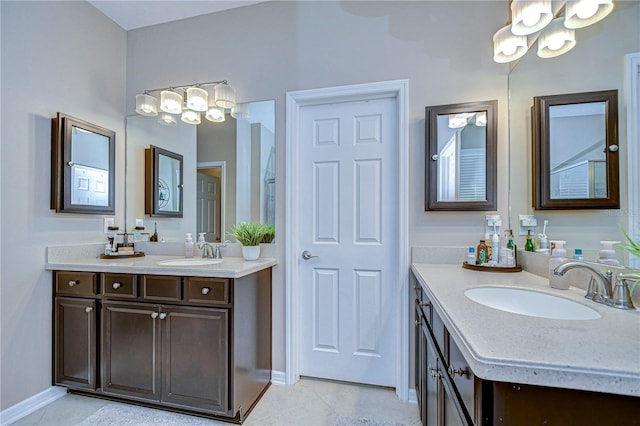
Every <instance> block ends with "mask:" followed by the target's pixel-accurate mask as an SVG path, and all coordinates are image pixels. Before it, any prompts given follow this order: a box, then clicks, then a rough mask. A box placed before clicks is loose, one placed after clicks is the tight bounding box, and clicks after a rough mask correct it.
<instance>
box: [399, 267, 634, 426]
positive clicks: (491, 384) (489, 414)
mask: <svg viewBox="0 0 640 426" xmlns="http://www.w3.org/2000/svg"><path fill="white" fill-rule="evenodd" d="M411 283H412V285H413V288H414V290H415V293H414V295H415V302H414V305H415V309H414V313H415V330H414V331H415V354H414V355H415V366H414V371H415V382H414V383H415V390H416V396H417V400H418V406H419V410H420V418H421V420H422V424H423V425H425V426H436V425H437V426H457V425H483V426H485V425H487V426H489V425H518V426H520V425H544V424H558V425H580V426H586V425H593V426H600V425H616V426H617V425H625V426H626V425H639V426H640V416H638V414H637V413H638V407H639V406H640V398H637V397H632V396H624V395H614V394H606V393H599V392H588V391H581V390H575V389H562V388H551V387H545V386H534V385H527V384H520V383H505V382H496V381H492V380H486V379H481V378H479V377H476V376H475V375H474V374H473V371H471V369H470V368H469V366H468V364H467V362H466V360H465V358H464V356H463V355H462V353H461V352H460V349H459V348H458V346H457V344H456V342H455V340H454V339H453V337H452V336H451V335H450V334H449V332H448V330H447V328H446V326H445V325H444V323H443V322H442V320H441V318H440V316H439V314H438V312H437V311H436V310H435V309H433V306H432V302H431V301H430V300H429V298H428V296H427V293H426V292H425V291H424V289H423V288H422V287H421V285H420V284H419V283H418V282H417V280H416V279H415V277H414V276H413V275H411Z"/></svg>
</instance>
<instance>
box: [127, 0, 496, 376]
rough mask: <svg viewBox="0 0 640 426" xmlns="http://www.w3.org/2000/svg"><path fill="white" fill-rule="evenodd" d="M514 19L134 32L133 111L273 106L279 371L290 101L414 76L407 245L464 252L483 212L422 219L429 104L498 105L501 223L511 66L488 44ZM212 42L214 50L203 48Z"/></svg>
mask: <svg viewBox="0 0 640 426" xmlns="http://www.w3.org/2000/svg"><path fill="white" fill-rule="evenodd" d="M507 12H508V7H507V6H506V4H505V2H504V1H482V2H477V1H455V2H451V1H419V2H418V1H408V2H402V1H393V2H384V1H381V2H377V1H376V2H361V1H358V2H338V1H330V2H319V1H304V2H290V1H287V2H279V1H272V2H267V3H261V4H257V5H253V6H248V7H243V8H238V9H233V10H229V11H225V12H221V13H216V14H211V15H204V16H200V17H195V18H190V19H186V20H182V21H176V22H171V23H167V24H162V25H156V26H153V27H148V28H142V29H138V30H133V31H130V32H129V33H128V41H127V98H126V101H127V111H128V113H133V111H134V109H135V102H134V100H135V99H134V98H135V95H136V94H138V93H142V91H143V90H144V89H147V88H153V87H165V86H168V85H171V84H184V83H190V82H194V83H195V82H203V81H212V80H221V79H227V80H228V81H229V84H230V85H232V86H234V87H235V88H236V90H237V93H238V100H239V102H247V101H256V100H265V99H275V100H276V132H275V133H276V151H277V160H276V164H277V176H276V183H277V186H276V218H277V219H276V229H277V232H276V242H277V243H278V244H279V250H278V253H279V259H278V260H279V266H278V267H276V268H275V269H274V289H273V313H274V314H273V330H274V332H273V333H274V335H273V348H274V349H273V351H274V353H273V367H274V369H275V370H279V371H284V362H285V360H284V349H285V341H284V332H285V324H284V321H285V318H284V311H285V309H284V300H285V295H284V268H283V265H284V252H285V250H284V247H283V243H284V241H285V235H284V215H285V199H284V193H285V176H284V170H285V94H286V92H287V91H294V90H301V89H311V88H320V87H331V86H340V85H348V84H357V83H366V82H375V81H384V80H395V79H405V78H406V79H409V89H410V93H409V101H410V111H409V112H410V129H409V131H410V158H411V160H410V161H411V163H410V165H409V166H410V191H411V193H410V196H409V199H410V200H412V201H411V205H410V229H409V232H410V240H411V244H412V245H427V246H438V245H442V244H445V245H447V246H451V245H452V246H468V245H469V244H470V243H472V242H473V243H475V242H476V241H477V240H478V239H479V238H481V237H482V236H483V235H484V228H483V220H484V214H485V213H484V212H477V213H464V212H456V213H428V214H427V213H425V212H424V107H425V106H428V105H443V104H451V103H458V102H471V101H485V100H491V99H497V100H498V114H499V121H498V122H499V125H498V173H499V176H504V177H505V179H500V182H499V187H498V194H499V197H498V206H499V213H500V214H502V215H503V217H506V215H507V212H508V208H507V205H508V198H507V195H506V194H507V192H508V191H507V179H506V176H507V174H506V170H508V165H507V161H508V139H507V137H508V132H507V122H508V120H507V111H508V108H507V73H508V66H506V65H499V64H496V63H495V62H493V59H492V58H493V46H492V41H491V40H492V36H493V34H494V32H495V31H496V30H497V29H499V28H500V27H502V26H503V25H504V22H505V21H506V19H507ZM212 34H215V35H217V36H218V42H216V43H213V44H211V45H207V47H206V49H204V50H203V48H202V47H203V43H204V44H205V45H206V44H207V43H208V41H209V40H211V35H212ZM194 40H196V41H199V42H194ZM190 46H192V47H190ZM150 70H151V71H150ZM194 166H195V165H189V164H186V163H185V170H189V168H190V167H191V168H193V167H194Z"/></svg>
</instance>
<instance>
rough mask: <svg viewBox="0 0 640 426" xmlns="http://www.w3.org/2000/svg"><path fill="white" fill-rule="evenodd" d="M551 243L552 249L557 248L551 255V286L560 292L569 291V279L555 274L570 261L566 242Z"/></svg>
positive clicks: (556, 241)
mask: <svg viewBox="0 0 640 426" xmlns="http://www.w3.org/2000/svg"><path fill="white" fill-rule="evenodd" d="M551 243H552V247H555V248H554V249H553V251H552V253H551V259H549V286H550V287H551V288H557V289H558V290H567V289H569V277H568V276H566V275H565V276H560V275H556V274H554V273H553V271H554V270H555V269H556V268H557V267H558V266H560V265H561V264H563V263H564V262H566V261H567V260H569V259H567V251H566V250H565V248H564V245H565V243H566V242H565V241H558V240H554V241H551Z"/></svg>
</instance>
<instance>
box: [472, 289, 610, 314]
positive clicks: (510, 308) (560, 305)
mask: <svg viewBox="0 0 640 426" xmlns="http://www.w3.org/2000/svg"><path fill="white" fill-rule="evenodd" d="M464 295H465V296H467V297H468V298H469V299H471V300H473V301H474V302H477V303H480V304H481V305H485V306H488V307H490V308H493V309H499V310H501V311H505V312H511V313H514V314H520V315H528V316H531V317H539V318H549V319H564V320H593V319H598V318H601V315H600V314H599V313H598V312H597V311H595V310H594V309H591V308H590V307H588V306H585V305H583V304H581V303H578V302H574V301H573V300H570V299H565V298H564V297H559V296H555V295H553V294H548V293H541V292H538V291H532V290H526V289H522V288H513V287H479V288H472V289H469V290H467V291H465V292H464Z"/></svg>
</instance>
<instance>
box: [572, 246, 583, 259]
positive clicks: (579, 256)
mask: <svg viewBox="0 0 640 426" xmlns="http://www.w3.org/2000/svg"><path fill="white" fill-rule="evenodd" d="M573 258H574V259H575V260H584V256H583V255H582V249H579V248H577V249H576V250H575V252H574V253H573Z"/></svg>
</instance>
